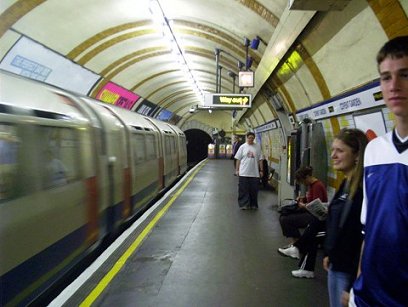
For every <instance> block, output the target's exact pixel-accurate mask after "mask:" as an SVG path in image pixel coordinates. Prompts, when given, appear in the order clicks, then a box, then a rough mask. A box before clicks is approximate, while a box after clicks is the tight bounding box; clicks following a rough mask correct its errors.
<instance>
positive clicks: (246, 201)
mask: <svg viewBox="0 0 408 307" xmlns="http://www.w3.org/2000/svg"><path fill="white" fill-rule="evenodd" d="M254 141H255V134H254V133H253V132H248V133H247V134H246V143H245V144H242V145H241V146H240V147H239V149H238V152H237V153H236V154H235V159H237V164H236V169H235V172H236V175H237V176H239V183H238V205H239V207H240V209H242V210H247V209H258V190H259V180H260V177H262V175H263V172H264V170H263V164H262V159H263V157H262V152H261V147H260V146H259V145H258V144H256V143H254Z"/></svg>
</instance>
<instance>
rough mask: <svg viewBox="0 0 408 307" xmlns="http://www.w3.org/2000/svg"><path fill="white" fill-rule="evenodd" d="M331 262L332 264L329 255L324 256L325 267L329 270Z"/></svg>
mask: <svg viewBox="0 0 408 307" xmlns="http://www.w3.org/2000/svg"><path fill="white" fill-rule="evenodd" d="M329 264H330V261H329V257H328V256H326V257H324V258H323V269H325V270H326V271H328V270H329Z"/></svg>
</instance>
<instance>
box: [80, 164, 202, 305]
mask: <svg viewBox="0 0 408 307" xmlns="http://www.w3.org/2000/svg"><path fill="white" fill-rule="evenodd" d="M206 163H207V161H205V162H204V163H203V164H202V165H200V167H198V168H197V169H196V170H195V171H194V173H193V174H192V175H191V176H190V177H189V178H188V179H187V180H186V182H185V183H184V184H183V185H182V187H181V188H180V189H179V190H178V191H177V192H176V194H174V195H173V196H172V197H171V199H170V200H169V202H168V203H167V204H166V205H165V206H164V207H163V208H162V209H161V210H160V211H159V212H158V213H157V214H156V216H155V217H154V218H153V219H152V220H151V221H150V223H149V224H148V225H147V226H146V228H145V229H143V231H142V232H141V233H140V235H139V236H138V237H137V238H136V240H135V241H133V243H132V245H131V246H129V248H128V249H127V250H126V251H125V253H124V254H123V255H122V256H121V257H120V258H119V260H118V261H117V262H116V263H115V264H114V266H113V267H112V269H111V270H110V271H109V272H108V273H107V274H106V275H105V276H104V277H103V278H102V280H101V281H100V282H99V283H98V285H96V287H95V288H94V289H93V290H92V292H91V293H90V294H89V295H88V296H87V297H86V298H85V300H84V301H83V302H82V303H81V304H80V306H81V307H85V306H91V305H92V303H93V302H94V301H95V300H96V299H97V298H98V297H99V295H100V294H101V293H102V292H103V290H105V288H106V287H107V286H108V285H109V283H110V282H111V281H112V279H113V278H114V277H115V276H116V274H118V272H119V271H120V270H121V269H122V267H123V266H124V265H125V263H126V261H127V260H128V259H129V257H130V256H131V255H132V254H133V252H134V251H135V250H136V249H137V248H138V247H139V245H140V244H141V243H142V242H143V240H144V238H145V237H146V236H147V235H148V234H149V233H150V231H151V230H152V228H153V227H154V226H155V225H156V224H157V222H158V221H159V220H160V219H161V217H162V216H163V215H164V214H165V213H166V211H167V210H168V209H169V208H170V206H171V205H172V204H173V203H174V201H175V200H176V199H177V197H178V196H179V195H180V194H181V193H182V192H183V191H184V189H185V188H186V187H187V185H188V184H189V183H190V182H191V180H193V178H194V177H195V175H196V174H197V172H198V171H199V170H200V169H201V168H202V167H203V166H204V165H205V164H206Z"/></svg>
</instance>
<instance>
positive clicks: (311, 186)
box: [278, 166, 327, 258]
mask: <svg viewBox="0 0 408 307" xmlns="http://www.w3.org/2000/svg"><path fill="white" fill-rule="evenodd" d="M295 178H296V182H297V183H299V184H303V185H305V186H307V187H308V191H307V193H306V197H305V198H304V197H298V199H297V203H298V207H299V208H298V209H297V210H296V211H293V212H291V213H288V214H281V216H280V217H279V222H280V224H281V228H282V233H283V235H284V236H285V237H287V238H289V239H290V242H289V245H288V246H286V247H285V248H279V250H278V251H279V252H280V253H283V254H284V255H286V256H290V257H292V258H299V254H298V253H296V252H295V253H294V254H285V250H286V249H287V248H290V247H291V246H292V244H293V243H295V242H296V241H297V240H298V239H299V238H300V231H299V229H303V228H306V227H307V225H309V224H310V223H311V222H312V221H313V220H315V219H316V218H315V217H314V216H313V215H312V214H311V213H310V212H309V211H307V210H306V209H305V205H304V203H305V202H306V203H309V202H311V201H312V200H315V199H316V198H320V200H321V201H322V202H327V191H326V188H325V186H324V184H323V183H322V182H321V181H320V180H319V179H317V178H316V177H314V176H313V168H312V167H311V166H302V167H300V168H299V169H298V170H297V171H296V173H295ZM288 251H290V250H287V251H286V252H288Z"/></svg>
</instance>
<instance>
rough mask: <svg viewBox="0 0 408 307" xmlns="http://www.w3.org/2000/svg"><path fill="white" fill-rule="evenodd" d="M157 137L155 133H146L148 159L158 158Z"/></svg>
mask: <svg viewBox="0 0 408 307" xmlns="http://www.w3.org/2000/svg"><path fill="white" fill-rule="evenodd" d="M156 152H157V151H156V138H155V136H154V135H151V134H149V135H146V156H147V159H149V160H152V159H156V157H157V153H156Z"/></svg>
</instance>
